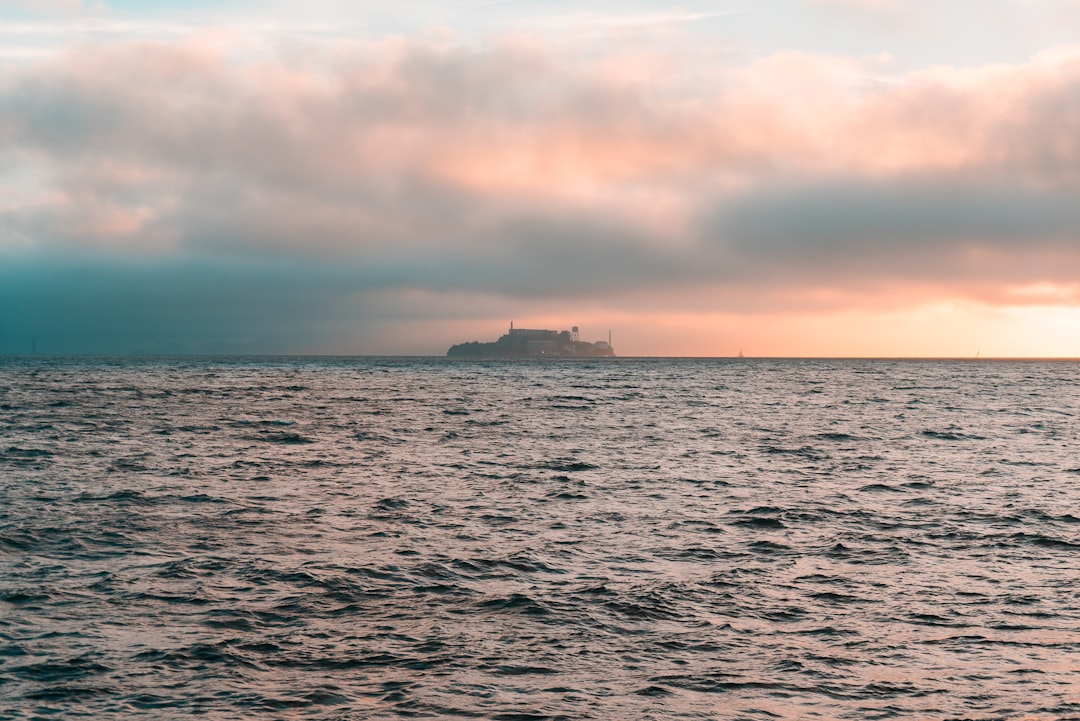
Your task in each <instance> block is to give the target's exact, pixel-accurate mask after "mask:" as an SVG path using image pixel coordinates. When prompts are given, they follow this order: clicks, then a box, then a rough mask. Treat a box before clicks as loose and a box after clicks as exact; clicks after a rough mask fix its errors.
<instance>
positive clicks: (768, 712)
mask: <svg viewBox="0 0 1080 721" xmlns="http://www.w3.org/2000/svg"><path fill="white" fill-rule="evenodd" d="M1078 416H1080V364H1077V363H1072V362H1005V361H993V362H991V361H906V360H901V361H888V360H764V359H760V360H759V359H745V360H734V359H731V360H662V359H656V360H649V359H641V360H638V359H615V360H585V361H580V362H565V361H564V362H543V361H518V362H514V361H502V362H479V361H448V360H445V359H418V358H412V359H409V358H402V359H390V358H387V359H380V358H145V359H139V358H136V359H132V358H6V359H0V718H5V719H7V718H12V719H24V718H25V719H45V718H49V719H56V718H63V719H69V718H93V719H130V718H152V719H170V718H186V717H191V716H201V717H204V718H211V719H244V718H273V719H398V718H451V719H452V718H470V719H500V720H507V721H517V720H520V721H526V720H529V721H531V720H539V719H763V720H764V719H890V718H902V719H977V720H989V719H1010V720H1011V719H1017V720H1020V719H1024V720H1027V721H1034V720H1043V719H1046V720H1049V719H1054V720H1058V719H1068V718H1073V719H1076V718H1080V485H1078V482H1080V437H1078Z"/></svg>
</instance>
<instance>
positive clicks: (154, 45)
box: [0, 0, 1080, 357]
mask: <svg viewBox="0 0 1080 721" xmlns="http://www.w3.org/2000/svg"><path fill="white" fill-rule="evenodd" d="M1078 191H1080V0H953V1H951V2H949V3H940V2H931V1H929V0H906V1H901V0H895V1H894V0H775V1H770V0H759V1H757V2H753V3H744V2H734V1H732V0H712V1H705V0H701V1H689V2H682V3H671V4H668V3H663V2H641V1H629V0H622V1H620V0H607V1H600V0H592V1H590V0H579V1H577V2H573V3H571V2H562V1H561V0H548V1H545V2H540V1H538V0H534V1H528V0H477V1H475V2H433V1H430V0H422V1H421V0H403V1H400V2H395V3H377V2H363V1H346V0H308V1H307V2H304V3H293V2H284V1H280V2H253V1H247V0H236V1H233V2H229V1H227V0H226V1H215V2H210V1H209V0H196V1H193V0H186V1H184V2H179V1H176V2H171V1H169V2H166V1H162V2H136V1H134V0H94V1H92V2H82V1H80V0H42V1H39V2H35V1H33V0H22V1H12V0H0V353H21V352H29V350H30V349H31V348H33V347H34V345H33V344H34V343H35V342H36V348H37V350H39V351H40V352H69V353H71V352H75V353H128V352H137V353H144V352H162V353H174V352H199V353H408V354H412V353H421V354H442V353H444V352H445V350H446V348H447V347H448V346H449V345H450V344H451V343H453V342H458V341H462V340H474V339H479V340H493V339H494V338H495V337H497V336H498V335H499V334H500V333H502V332H503V331H504V330H505V328H506V327H507V325H508V324H509V322H510V321H511V320H514V321H515V322H516V324H517V325H518V326H521V327H525V326H542V327H552V328H558V329H562V328H567V327H569V326H571V325H579V326H581V327H582V331H583V335H584V336H585V337H586V338H588V339H599V338H604V337H606V335H607V331H608V330H609V329H610V330H612V331H613V333H614V340H615V347H616V350H617V351H618V352H619V353H620V355H734V354H735V353H737V352H738V351H739V350H744V351H745V352H746V354H747V355H832V356H842V355H887V356H970V355H974V354H976V353H980V354H981V355H982V356H1072V357H1077V356H1080V332H1077V331H1078V330H1080V281H1078V279H1080V202H1078V200H1080V193H1078ZM35 339H36V341H35Z"/></svg>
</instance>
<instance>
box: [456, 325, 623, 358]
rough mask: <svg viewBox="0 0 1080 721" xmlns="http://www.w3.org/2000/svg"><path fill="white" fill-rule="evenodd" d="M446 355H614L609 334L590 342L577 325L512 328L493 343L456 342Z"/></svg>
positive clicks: (560, 356) (497, 356)
mask: <svg viewBox="0 0 1080 721" xmlns="http://www.w3.org/2000/svg"><path fill="white" fill-rule="evenodd" d="M446 355H447V356H449V357H451V358H539V357H552V358H576V357H583V358H604V357H614V355H615V351H614V349H613V348H612V347H611V335H610V333H609V334H608V340H606V341H602V340H601V341H596V342H595V343H590V342H588V341H583V340H581V339H580V338H579V335H578V327H577V326H574V327H573V329H572V330H562V331H556V330H536V329H532V328H515V327H514V324H513V323H511V324H510V330H509V331H507V332H506V333H505V334H504V335H503V336H502V337H500V338H499V339H498V340H497V341H495V342H493V343H481V342H479V341H472V342H471V343H458V344H457V345H453V346H451V347H450V350H448V351H447V352H446Z"/></svg>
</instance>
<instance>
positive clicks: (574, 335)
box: [570, 325, 581, 343]
mask: <svg viewBox="0 0 1080 721" xmlns="http://www.w3.org/2000/svg"><path fill="white" fill-rule="evenodd" d="M580 338H581V336H580V335H578V328H577V326H576V325H575V326H574V327H573V328H571V329H570V340H572V341H573V342H575V343H577V342H578V340H579V339H580Z"/></svg>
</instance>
